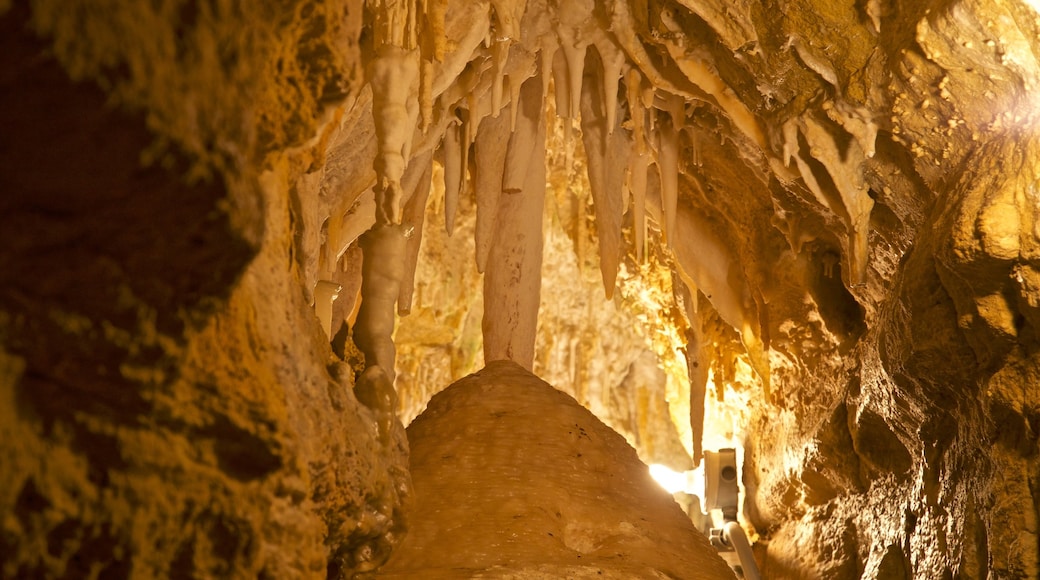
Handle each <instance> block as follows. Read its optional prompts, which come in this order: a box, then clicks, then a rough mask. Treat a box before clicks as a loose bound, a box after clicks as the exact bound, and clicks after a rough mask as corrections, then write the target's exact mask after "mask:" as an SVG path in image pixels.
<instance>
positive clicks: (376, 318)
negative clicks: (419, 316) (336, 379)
mask: <svg viewBox="0 0 1040 580" xmlns="http://www.w3.org/2000/svg"><path fill="white" fill-rule="evenodd" d="M406 241H407V238H406V237H405V231H404V227H403V226H401V225H386V224H377V225H376V226H374V227H373V228H372V229H370V230H368V231H367V232H365V233H364V234H363V235H362V236H361V242H360V243H361V250H362V252H363V253H364V259H363V263H362V271H361V276H362V281H361V309H360V310H358V316H357V323H356V325H355V328H354V342H355V343H356V344H357V346H358V349H359V350H361V352H362V353H364V354H365V367H366V369H367V368H371V367H373V366H378V367H381V368H382V370H383V372H384V373H386V375H387V376H388V377H389V379H390V384H393V381H394V377H395V370H394V358H395V348H394V341H393V339H392V338H391V337H392V335H393V332H394V320H395V316H394V315H395V313H396V308H395V306H396V303H397V298H398V296H399V295H400V288H401V279H402V278H403V277H404V266H405V260H404V251H405V243H406Z"/></svg>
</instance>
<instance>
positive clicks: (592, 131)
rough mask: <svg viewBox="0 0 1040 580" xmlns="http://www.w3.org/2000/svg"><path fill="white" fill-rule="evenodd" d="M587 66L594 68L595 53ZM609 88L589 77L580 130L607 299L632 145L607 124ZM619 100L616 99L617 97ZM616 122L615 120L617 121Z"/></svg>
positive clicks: (613, 276)
mask: <svg viewBox="0 0 1040 580" xmlns="http://www.w3.org/2000/svg"><path fill="white" fill-rule="evenodd" d="M588 60H589V61H590V62H588V63H586V66H588V67H589V68H592V69H595V67H596V64H595V62H594V61H595V60H598V57H597V56H596V52H595V51H589V55H588ZM604 90H606V87H604V86H603V84H602V79H601V78H599V77H598V76H597V75H589V79H588V82H586V83H585V84H584V86H583V87H582V94H581V129H582V141H583V143H584V145H585V156H586V159H587V161H588V173H589V186H590V188H591V190H592V200H593V209H594V210H595V212H596V237H597V239H598V240H599V263H600V273H601V275H602V277H603V290H604V292H605V293H606V296H607V299H610V298H612V297H613V295H614V286H615V283H616V279H617V271H618V264H619V263H620V260H621V218H622V215H623V214H624V209H625V208H624V206H623V205H622V203H621V201H622V197H621V189H622V186H623V185H624V180H625V169H626V168H627V165H628V158H629V151H630V149H631V143H630V141H629V140H628V137H627V135H626V134H625V133H624V132H618V133H614V132H613V131H611V129H610V127H609V126H608V125H607V116H606V111H605V110H604V107H603V91H604ZM615 99H616V96H615ZM615 122H616V118H615Z"/></svg>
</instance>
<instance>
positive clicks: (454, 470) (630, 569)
mask: <svg viewBox="0 0 1040 580" xmlns="http://www.w3.org/2000/svg"><path fill="white" fill-rule="evenodd" d="M408 441H409V444H410V445H411V449H412V459H411V469H412V478H413V481H414V483H415V500H416V504H415V505H416V509H415V511H414V512H412V514H411V516H410V530H409V533H408V536H407V537H406V538H405V540H404V542H402V544H401V545H400V547H399V548H398V550H396V551H395V552H394V555H393V557H392V558H391V559H390V562H389V563H388V564H387V565H386V567H385V568H383V569H382V570H380V572H379V573H378V574H377V575H376V577H378V578H418V577H424V578H515V579H521V578H632V579H636V578H689V579H696V578H705V579H707V578H727V577H732V573H730V572H729V569H728V566H727V565H726V563H725V562H724V561H723V560H722V558H721V557H719V555H718V554H717V553H716V552H715V550H714V549H713V548H712V547H711V545H710V544H709V543H708V540H707V538H706V537H705V536H704V535H703V534H702V533H701V532H699V531H698V530H697V529H696V528H694V527H693V524H692V523H691V521H690V519H689V518H688V517H687V516H686V514H684V513H683V512H682V510H681V509H679V506H678V505H677V504H676V503H675V502H674V501H673V500H672V498H671V497H670V496H669V495H668V494H667V493H666V492H665V491H664V490H662V489H660V487H658V486H657V484H656V483H654V481H653V480H652V479H651V478H650V475H649V472H648V470H647V468H646V465H645V464H644V463H642V462H640V461H639V459H638V458H637V457H636V454H635V450H634V449H632V448H631V447H630V446H629V445H628V444H627V443H626V442H625V440H624V439H623V438H622V437H621V436H620V435H619V434H617V433H616V432H614V431H613V430H611V429H610V428H609V427H607V426H606V425H604V424H603V423H602V422H601V421H599V420H598V419H596V417H595V416H594V415H592V413H590V412H589V411H588V410H587V409H585V408H584V407H582V406H581V405H579V404H578V403H577V402H576V401H575V400H574V399H573V398H571V397H570V396H568V395H566V394H565V393H562V392H560V391H557V390H556V389H554V388H553V387H552V386H550V385H549V384H547V383H545V382H543V381H542V380H540V379H538V378H537V377H535V376H534V375H532V374H531V373H529V372H527V371H526V370H524V369H523V368H522V367H520V366H519V365H517V364H516V363H513V362H510V361H499V362H492V363H489V364H488V366H487V367H486V368H484V369H482V370H481V371H479V372H478V373H476V374H473V375H470V376H468V377H466V378H464V379H462V380H461V381H458V382H457V383H455V384H453V385H451V386H450V387H448V388H447V389H445V390H444V391H442V392H440V393H438V394H437V395H435V396H434V397H433V399H432V400H431V401H430V403H429V405H428V406H427V408H426V410H425V411H424V412H423V414H422V415H420V416H419V417H418V418H417V419H416V420H415V421H413V422H412V424H411V425H410V426H409V427H408Z"/></svg>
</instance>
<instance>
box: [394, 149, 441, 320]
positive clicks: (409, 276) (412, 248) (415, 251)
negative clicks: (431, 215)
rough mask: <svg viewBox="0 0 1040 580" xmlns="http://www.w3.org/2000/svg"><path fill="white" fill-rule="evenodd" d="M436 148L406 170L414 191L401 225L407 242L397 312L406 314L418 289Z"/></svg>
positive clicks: (408, 186) (407, 185) (409, 187)
mask: <svg viewBox="0 0 1040 580" xmlns="http://www.w3.org/2000/svg"><path fill="white" fill-rule="evenodd" d="M432 157H433V152H432V151H429V152H427V153H426V154H424V155H417V156H416V157H413V158H412V162H411V163H410V164H409V166H408V170H407V171H405V178H404V180H403V185H404V187H405V189H406V191H407V190H410V191H411V192H412V194H411V197H409V199H408V202H407V203H406V204H405V207H404V219H403V220H402V225H403V226H404V228H405V235H406V237H407V238H408V239H407V241H406V242H405V253H404V260H405V263H404V273H403V275H402V278H401V291H400V293H399V295H398V298H397V313H398V314H400V315H401V316H405V315H407V314H409V313H410V312H411V311H412V293H413V292H414V290H415V267H416V265H417V264H418V262H419V246H420V245H421V244H422V232H423V221H424V218H425V216H426V200H427V199H429V196H430V185H431V183H430V180H431V179H432V178H433V165H432Z"/></svg>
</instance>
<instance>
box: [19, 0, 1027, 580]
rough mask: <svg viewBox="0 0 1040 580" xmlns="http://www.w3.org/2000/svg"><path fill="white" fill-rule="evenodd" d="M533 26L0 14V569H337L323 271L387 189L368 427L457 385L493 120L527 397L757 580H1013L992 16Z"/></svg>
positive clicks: (177, 7) (1014, 505)
mask: <svg viewBox="0 0 1040 580" xmlns="http://www.w3.org/2000/svg"><path fill="white" fill-rule="evenodd" d="M568 6H569V8H568V9H566V10H561V9H560V7H558V6H556V5H555V4H551V3H544V2H537V1H535V0H529V1H528V2H527V3H511V2H491V3H488V2H474V3H449V2H431V3H429V12H428V13H422V14H416V13H415V11H416V10H418V8H416V7H415V6H413V5H412V4H407V3H394V2H375V1H373V2H367V3H363V2H338V1H325V2H303V1H301V2H290V3H278V4H277V5H273V4H270V5H269V4H260V5H253V4H249V5H247V4H246V3H240V2H236V1H232V0H226V1H224V0H222V1H219V2H218V1H187V0H185V1H181V0H165V1H163V2H154V3H149V4H140V3H133V2H130V3H128V2H119V1H116V0H110V1H108V2H106V3H104V5H103V6H102V5H97V3H96V2H87V1H82V2H79V1H77V2H67V1H65V2H57V1H53V2H52V1H49V0H37V1H33V2H28V1H6V2H0V26H2V30H3V34H2V35H0V44H2V48H3V50H2V51H0V59H3V63H4V66H3V67H0V71H2V72H0V84H2V86H3V87H4V90H3V91H2V92H0V104H2V105H3V106H2V107H0V170H2V171H0V189H2V191H3V195H2V197H0V248H3V249H2V250H0V273H2V276H3V284H2V288H0V353H2V356H0V368H2V369H3V371H2V373H0V377H2V378H0V396H2V397H3V404H2V405H0V414H2V415H3V416H2V417H0V419H2V420H0V431H2V434H3V436H2V438H0V457H3V462H4V463H3V470H2V475H0V518H2V521H3V531H2V533H0V548H2V551H3V552H4V553H10V554H16V556H15V557H13V558H5V559H4V562H3V568H2V572H0V573H2V574H3V575H4V576H5V577H16V576H24V575H35V576H64V575H81V574H82V575H90V574H98V575H108V576H114V577H121V576H125V575H130V574H132V575H139V576H152V575H164V574H174V575H176V574H182V573H183V574H195V575H202V576H204V575H250V576H251V575H254V574H255V575H266V576H268V577H285V576H322V575H326V574H330V573H331V574H332V575H340V574H342V575H344V576H349V575H350V574H352V573H354V572H355V571H359V570H365V569H370V568H373V567H375V566H377V565H378V564H379V563H381V562H382V561H383V560H384V559H385V558H386V557H387V556H388V553H389V550H390V548H391V547H392V545H394V543H395V542H397V541H398V540H399V537H400V534H401V532H402V529H403V527H402V526H403V524H402V521H403V519H404V514H405V513H406V512H407V511H408V509H409V508H408V501H409V500H408V497H409V491H408V475H407V468H406V465H407V463H406V457H407V452H406V442H405V440H404V432H403V430H402V425H400V424H399V423H398V422H397V420H396V419H395V418H394V413H393V412H392V411H389V410H388V409H387V408H381V407H379V406H378V405H374V406H373V408H368V407H366V406H365V405H364V404H362V403H359V402H358V400H357V398H356V397H355V396H354V394H353V390H352V386H353V384H354V375H355V371H356V370H357V369H359V368H360V367H361V365H362V364H363V363H362V361H361V357H360V355H359V353H358V352H357V350H356V349H355V348H354V346H353V342H352V340H351V331H352V325H353V324H354V322H355V317H356V315H357V304H358V295H357V294H358V288H359V287H360V272H361V264H360V263H361V259H360V250H359V248H358V246H357V243H356V239H357V237H358V236H359V235H360V234H361V233H362V232H363V231H365V230H366V229H368V228H369V226H370V225H372V224H373V223H374V222H375V221H376V220H377V219H379V212H380V211H382V210H383V209H384V208H385V206H386V203H387V201H388V197H387V196H388V194H387V192H388V191H393V190H394V188H399V189H400V191H401V194H402V197H401V198H400V199H397V200H396V201H397V202H400V203H401V206H402V207H401V210H402V212H401V213H402V216H401V221H404V222H405V225H406V226H409V227H410V228H411V229H412V230H413V231H414V233H413V236H412V237H411V238H409V242H408V252H409V258H408V259H409V260H410V262H408V263H409V266H410V268H411V267H414V274H411V272H410V268H409V273H410V275H413V276H414V285H413V284H405V285H404V287H405V288H406V289H407V290H406V293H410V294H408V295H405V294H402V295H401V297H400V299H399V304H398V308H399V310H400V312H401V315H402V316H401V317H400V319H399V321H398V327H397V330H396V334H395V341H396V342H397V348H398V361H397V362H398V365H397V367H398V368H397V371H398V383H397V387H398V391H399V399H400V408H399V409H397V410H396V413H397V416H398V417H400V418H403V419H404V420H405V422H407V421H408V420H410V419H411V418H412V417H414V416H416V415H417V414H418V413H419V412H420V410H421V409H422V408H423V407H424V406H425V403H426V401H428V400H429V399H430V397H431V396H432V395H433V394H434V393H435V392H437V391H439V390H440V389H442V388H444V387H445V386H447V385H448V384H450V383H452V382H454V381H455V380H457V379H459V378H461V377H463V376H465V375H467V374H469V373H470V372H473V371H475V370H477V369H479V368H480V367H481V366H482V365H483V363H484V358H485V357H484V348H485V345H486V342H485V341H484V340H483V339H484V334H485V333H486V331H485V332H482V326H483V327H484V328H487V325H486V322H487V321H486V314H485V313H484V312H483V304H484V299H483V297H482V288H481V287H482V284H483V282H482V276H486V275H487V273H486V268H487V267H488V262H487V260H486V257H487V256H488V255H489V253H490V254H491V255H498V254H494V253H493V252H494V251H503V247H504V246H503V247H497V246H496V245H495V244H496V243H498V244H500V245H501V243H500V242H495V239H496V238H495V236H494V233H495V231H496V228H495V222H494V219H495V216H497V215H499V214H498V213H497V212H498V211H499V207H500V205H499V201H500V198H499V197H497V196H496V195H494V194H493V193H494V192H491V193H489V189H488V188H487V187H484V186H480V187H475V186H474V184H475V183H484V184H485V185H486V183H487V182H488V180H491V182H493V181H494V177H495V176H494V175H492V177H490V178H489V177H487V175H488V172H487V170H486V169H485V170H483V171H484V173H483V175H484V177H483V178H481V177H480V171H479V170H478V167H480V166H481V164H482V163H485V162H487V159H485V156H487V155H490V154H489V153H488V152H489V151H492V149H493V148H485V147H483V146H482V145H481V143H494V139H506V140H508V139H510V137H509V135H510V133H508V132H507V130H506V128H505V127H506V126H508V125H509V124H510V123H511V121H512V117H513V114H514V110H519V111H520V112H519V120H520V123H521V125H523V124H524V123H528V124H529V125H530V126H537V125H538V123H539V122H544V126H545V134H546V141H545V147H546V180H545V181H546V183H545V188H546V190H545V192H544V197H543V201H544V208H543V209H544V212H543V213H542V221H541V224H540V225H539V224H538V223H536V220H533V219H530V220H528V222H530V223H526V222H525V224H526V227H527V228H528V230H525V231H526V235H534V234H535V233H536V232H539V231H540V233H541V235H542V236H543V240H544V242H543V250H542V251H541V253H540V259H541V260H542V261H541V273H540V276H539V284H538V285H539V286H540V291H541V296H540V300H538V301H530V300H528V302H534V303H535V306H540V308H539V310H538V311H537V314H536V315H537V321H538V328H537V333H535V334H534V338H533V341H534V342H533V347H532V348H533V356H532V357H531V358H532V359H533V360H532V361H531V365H530V366H532V367H533V369H534V370H535V372H536V374H538V375H539V376H541V377H543V378H545V379H546V380H548V381H549V382H551V383H553V384H556V385H558V386H559V387H560V388H561V389H563V390H566V391H568V392H570V393H571V394H572V395H573V396H574V398H575V399H576V400H578V401H579V402H581V403H582V404H584V405H586V406H587V407H589V408H590V409H592V410H593V411H594V412H596V414H597V415H598V416H599V417H600V418H601V419H602V420H603V421H604V422H605V423H607V424H608V425H610V426H612V427H613V428H614V429H615V430H617V431H618V432H620V433H622V434H624V435H625V436H626V437H627V438H628V440H629V442H630V443H632V444H633V445H634V446H635V447H636V448H637V450H638V451H639V453H640V455H641V457H642V458H643V459H644V460H645V461H662V462H672V463H673V465H674V466H675V467H676V468H681V467H686V466H688V465H684V462H685V461H686V460H687V459H688V458H689V457H690V456H691V455H692V456H693V458H694V459H697V458H698V457H697V456H698V455H699V453H700V451H699V450H700V449H701V448H702V447H704V448H711V447H714V446H719V445H723V444H725V445H738V446H740V447H742V448H743V455H744V457H745V460H746V462H745V466H744V473H743V476H744V477H743V482H744V485H745V488H746V491H747V498H746V501H745V506H744V513H743V517H744V518H745V521H746V523H747V525H748V526H749V529H750V528H753V529H754V531H756V532H757V534H758V544H757V550H758V552H757V553H758V556H759V558H760V563H761V564H762V567H763V570H764V573H765V576H766V577H768V578H846V577H847V578H858V577H867V578H873V577H881V578H941V577H965V578H973V577H986V576H987V575H989V576H990V577H995V578H1030V577H1035V576H1036V575H1037V573H1038V560H1040V540H1038V529H1037V521H1038V518H1040V503H1038V501H1037V498H1038V497H1040V475H1038V474H1040V466H1038V463H1037V461H1038V460H1037V456H1038V453H1037V452H1038V434H1040V419H1038V417H1040V407H1038V405H1040V392H1037V391H1038V388H1040V358H1038V357H1040V355H1038V351H1037V344H1038V337H1037V328H1040V273H1038V272H1040V225H1038V224H1040V217H1038V216H1040V197H1038V194H1037V180H1038V177H1037V176H1038V173H1040V172H1038V167H1037V162H1036V160H1037V159H1038V156H1037V154H1038V153H1040V151H1038V150H1037V149H1038V146H1037V137H1036V130H1035V123H1036V119H1037V112H1036V109H1035V105H1034V104H1033V103H1034V102H1035V100H1036V94H1035V92H1036V81H1037V74H1038V70H1040V69H1038V66H1037V60H1036V58H1037V57H1036V55H1037V54H1040V51H1038V42H1040V40H1038V39H1040V19H1038V13H1037V11H1036V9H1035V8H1034V7H1033V5H1032V4H1031V3H1029V2H1027V1H1025V0H1019V1H1008V2H996V1H983V0H935V1H932V2H924V3H920V2H904V1H901V0H891V1H886V0H868V1H865V2H852V1H847V2H837V3H835V2H814V1H812V0H792V1H784V2H758V3H753V2H737V3H731V2H713V1H708V2H696V3H694V2H667V1H646V2H642V1H629V2H603V3H575V4H574V5H573V6H571V5H568ZM409 10H411V11H412V12H409ZM402 11H403V12H402ZM392 14H398V15H399V14H405V15H408V14H411V15H412V16H417V18H414V19H412V20H408V19H405V20H406V21H407V22H409V23H410V24H409V25H408V26H407V27H405V28H404V29H406V31H407V34H408V35H411V36H410V37H408V38H403V37H402V38H398V37H395V36H394V35H393V34H392V32H393V26H391V25H388V24H387V22H389V21H387V20H386V17H387V15H392ZM406 36H407V35H406ZM395 42H399V43H401V44H402V46H399V47H397V48H401V49H402V50H404V52H400V51H398V52H393V51H389V49H388V48H387V47H390V46H396V45H394V43H395ZM409 42H411V43H413V44H414V45H415V46H410V45H409V46H404V45H408V44H409ZM586 44H588V45H590V46H592V47H594V48H590V49H589V50H588V51H585V48H586V47H585V45H586ZM579 47H580V49H581V50H579ZM405 49H407V50H405ZM388 51H389V52H388ZM409 51H410V52H409ZM391 53H392V54H391ZM388 55H390V56H393V58H395V59H398V60H394V61H393V63H396V65H401V63H403V62H404V61H405V60H407V58H413V57H414V58H416V59H417V60H416V62H415V63H414V64H415V65H416V67H417V68H416V70H415V71H414V72H415V76H414V78H411V77H409V79H410V80H411V81H412V85H411V86H408V87H406V89H407V90H405V91H404V93H402V94H405V95H406V96H407V98H403V99H400V95H398V94H397V93H394V91H388V89H387V87H386V86H384V85H380V84H379V83H383V82H384V81H379V82H377V83H376V85H375V86H374V85H373V84H372V82H371V80H372V79H373V78H377V77H378V78H385V76H386V75H384V76H383V77H379V75H380V74H382V73H381V72H380V71H382V70H383V69H380V68H379V66H382V65H381V64H380V63H381V62H382V61H381V60H380V59H383V58H384V57H386V58H389V57H388ZM402 55H404V56H402ZM546 55H549V57H548V58H547V57H546ZM405 57H407V58H405ZM401 59H404V60H401ZM373 63H376V65H379V66H375V68H373V66H374V65H373ZM384 64H385V63H384ZM405 64H407V65H408V67H410V66H411V64H412V63H411V61H408V62H407V63H405ZM402 66H403V65H402ZM366 67H367V71H368V72H367V73H366ZM408 67H405V68H404V69H402V70H407V71H411V69H410V68H408ZM633 71H635V72H633ZM383 72H385V71H383ZM537 76H540V77H541V80H540V85H539V87H541V88H544V89H545V93H543V95H544V97H545V99H544V100H542V101H541V107H533V106H532V105H530V104H529V103H528V106H527V109H524V108H523V107H521V105H520V103H519V102H518V98H519V95H520V89H521V86H522V85H523V83H524V82H525V81H527V80H529V79H534V78H535V77H537ZM406 80H408V79H406ZM576 82H580V84H581V86H582V87H583V88H580V89H579V88H577V87H576V85H575V83H576ZM384 84H385V83H384ZM535 92H537V91H535ZM391 97H393V98H391ZM394 99H400V100H401V102H396V101H395V100H394ZM395 106H396V107H400V108H401V110H402V111H403V113H402V115H403V116H404V117H403V118H407V119H408V123H410V124H408V125H407V129H408V130H407V131H406V132H404V133H402V132H401V131H400V126H399V124H397V125H395V124H394V123H393V122H392V121H393V115H389V116H388V115H387V114H386V111H388V110H390V109H392V108H393V107H395ZM495 107H499V108H500V109H495ZM493 109H494V110H493ZM525 111H526V112H525ZM540 114H541V115H544V116H543V117H541V121H539V115H540ZM482 118H486V119H490V120H489V121H488V123H487V124H486V128H484V129H481V128H480V127H484V124H483V123H481V122H480V120H481V119H482ZM388 119H389V121H388ZM491 120H493V121H491ZM611 123H613V125H611ZM492 126H495V127H498V128H497V129H495V131H497V133H495V134H493V135H490V136H488V134H481V131H492V129H491V127H492ZM395 130H396V132H395ZM402 135H405V137H402ZM408 135H410V136H408ZM471 141H477V146H476V147H474V148H473V149H470V148H469V144H470V142H471ZM496 146H497V147H499V149H502V146H501V143H499V144H498V145H496ZM508 147H509V146H508V145H506V146H505V151H506V152H505V153H502V152H501V151H500V152H499V153H498V154H496V155H502V154H505V155H506V156H507V157H508V159H510V161H509V162H508V163H505V164H504V165H503V172H504V173H509V172H510V171H514V170H515V168H514V169H510V167H512V165H510V164H511V163H513V161H512V159H513V158H514V157H518V156H517V155H514V154H511V153H508ZM391 154H392V155H391ZM396 155H401V158H400V159H398V158H397V157H395V156H396ZM460 157H461V158H463V159H464V162H463V160H462V159H460ZM521 157H522V156H521ZM388 160H390V162H388ZM398 161H400V162H401V163H403V165H402V166H401V167H400V169H401V174H400V175H396V174H394V171H396V170H393V169H392V168H393V167H395V165H394V163H397V162H398ZM497 162H502V159H498V161H497ZM467 169H469V171H467ZM491 173H494V172H491ZM467 174H469V175H470V178H467ZM521 174H522V173H521ZM633 175H642V178H635V179H633V178H632V176H633ZM480 179H484V180H485V181H484V182H480V181H479V180H480ZM528 181H531V180H528ZM535 181H537V180H535ZM536 185H537V184H536ZM427 187H428V188H430V191H429V194H428V196H427V195H425V194H426V189H425V188H427ZM525 187H528V186H527V185H526V184H525V185H524V187H521V188H520V189H521V190H524V188H525ZM536 189H537V188H536ZM449 190H451V191H449ZM510 191H513V190H512V189H510ZM527 193H528V194H530V192H527ZM497 195H498V196H502V195H507V196H508V195H515V194H514V193H509V192H505V191H502V192H498V194H497ZM391 197H392V196H391ZM505 199H509V198H505ZM502 207H505V206H504V205H503V206H502ZM503 211H504V210H503ZM489 216H490V217H489ZM448 233H451V235H450V236H449V235H448ZM496 247H497V249H496ZM482 256H483V257H482ZM495 264H496V261H495V260H492V262H491V267H492V268H494V267H496V266H495ZM482 271H484V273H483V274H482V273H481V272H482ZM500 274H501V272H499V273H497V274H495V275H500ZM319 281H325V282H327V283H329V284H331V285H334V286H337V287H339V288H340V297H339V298H338V299H337V300H336V301H335V302H333V303H332V305H331V306H332V316H331V322H330V324H331V334H333V335H337V334H338V336H336V337H334V339H333V341H332V345H331V347H330V345H329V344H328V339H329V336H327V335H326V333H325V332H324V330H323V329H322V324H323V323H324V320H319V317H317V316H316V315H315V312H316V311H317V310H318V309H317V308H315V306H316V304H315V302H316V301H319V300H320V299H321V300H323V298H320V296H319V292H317V291H316V289H317V288H318V287H319ZM525 283H528V284H530V283H532V279H531V278H530V274H529V273H528V274H527V277H526V278H525ZM504 286H505V287H507V289H508V286H509V285H504ZM322 287H323V288H326V289H327V288H328V287H329V286H328V285H325V286H322ZM604 292H605V293H606V296H608V297H609V299H604ZM322 296H323V295H322ZM507 297H508V298H510V299H511V300H518V299H519V298H522V297H518V296H512V295H510V296H507ZM532 308H533V306H531V304H528V305H526V306H523V307H522V310H523V313H522V314H524V316H528V317H529V316H530V314H531V309H532ZM492 316H494V313H492ZM528 319H529V318H528ZM492 322H495V321H492ZM492 326H494V325H493V324H492ZM507 328H508V327H507ZM524 332H525V334H524V337H525V338H524V340H530V339H531V337H530V336H529V335H530V334H531V333H530V332H529V328H528V329H527V330H525V331H524ZM491 334H493V335H495V336H494V337H493V338H494V340H495V341H499V342H498V343H496V344H501V341H503V340H511V339H512V338H513V337H512V336H511V335H509V332H508V331H506V332H505V333H504V334H502V335H501V336H499V335H498V332H497V331H493V332H492V333H491ZM492 352H495V351H492ZM688 418H689V419H688ZM287 555H288V556H287Z"/></svg>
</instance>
